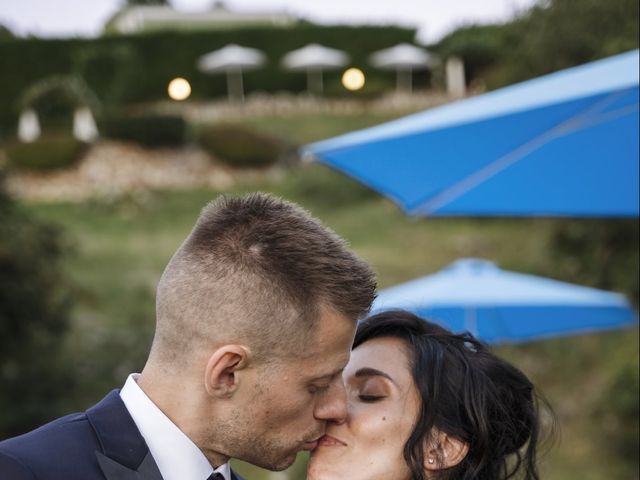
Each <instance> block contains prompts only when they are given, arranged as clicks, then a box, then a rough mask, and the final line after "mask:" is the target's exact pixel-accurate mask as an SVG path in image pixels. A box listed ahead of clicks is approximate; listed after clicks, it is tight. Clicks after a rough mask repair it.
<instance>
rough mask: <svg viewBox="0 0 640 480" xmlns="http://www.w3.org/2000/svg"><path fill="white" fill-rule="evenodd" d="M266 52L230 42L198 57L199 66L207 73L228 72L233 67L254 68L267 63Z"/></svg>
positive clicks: (241, 68)
mask: <svg viewBox="0 0 640 480" xmlns="http://www.w3.org/2000/svg"><path fill="white" fill-rule="evenodd" d="M265 60H266V57H265V55H264V53H262V52H261V51H260V50H258V49H255V48H248V47H241V46H240V45H235V44H233V43H232V44H229V45H227V46H225V47H222V48H220V49H219V50H214V51H213V52H209V53H207V54H206V55H203V56H201V57H200V58H199V59H198V68H199V69H200V70H201V71H203V72H206V73H215V72H226V71H228V70H232V69H238V70H253V69H256V68H258V67H260V66H262V65H263V64H264V63H265Z"/></svg>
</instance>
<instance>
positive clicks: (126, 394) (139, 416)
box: [120, 373, 231, 480]
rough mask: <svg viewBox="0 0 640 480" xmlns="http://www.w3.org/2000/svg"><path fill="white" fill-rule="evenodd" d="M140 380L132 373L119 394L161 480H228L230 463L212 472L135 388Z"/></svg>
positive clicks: (200, 452)
mask: <svg viewBox="0 0 640 480" xmlns="http://www.w3.org/2000/svg"><path fill="white" fill-rule="evenodd" d="M139 376H140V374H138V373H132V374H131V375H129V377H128V378H127V381H126V382H125V384H124V387H122V390H120V398H122V401H123V402H124V405H125V406H126V407H127V410H129V413H130V414H131V417H132V418H133V421H134V422H135V424H136V426H137V427H138V430H140V434H141V435H142V438H144V440H145V442H147V446H148V447H149V451H150V452H151V455H153V459H154V460H155V461H156V464H157V465H158V469H159V470H160V473H161V474H162V478H163V479H164V480H207V478H208V477H209V475H211V474H212V473H214V472H216V473H221V474H222V476H223V477H224V479H225V480H231V467H229V463H228V462H227V463H225V464H224V465H221V466H220V467H218V468H217V469H215V470H214V469H213V467H211V464H210V463H209V461H208V460H207V457H205V456H204V454H203V453H202V451H201V450H200V449H199V448H198V447H197V446H196V444H195V443H193V442H192V441H191V439H190V438H189V437H187V436H186V435H185V434H184V433H183V432H182V430H180V429H179V428H178V427H177V426H176V425H175V424H174V423H173V422H172V421H171V420H169V418H168V417H167V416H166V415H165V414H164V413H162V411H160V409H159V408H158V407H157V406H156V405H155V404H154V403H153V402H152V401H151V399H150V398H149V397H147V395H146V394H145V393H144V392H143V391H142V389H141V388H140V387H139V386H138V384H137V382H136V380H137V378H138V377H139Z"/></svg>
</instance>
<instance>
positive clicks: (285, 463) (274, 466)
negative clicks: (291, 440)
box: [249, 453, 297, 472]
mask: <svg viewBox="0 0 640 480" xmlns="http://www.w3.org/2000/svg"><path fill="white" fill-rule="evenodd" d="M296 456H297V453H292V454H290V455H288V456H286V457H284V458H282V459H280V460H278V461H274V462H269V463H265V462H264V459H261V461H260V462H259V463H258V462H249V463H253V464H254V465H256V466H258V467H260V468H264V469H266V470H271V471H272V472H281V471H282V470H286V469H287V468H289V467H290V466H291V465H293V463H294V462H295V461H296Z"/></svg>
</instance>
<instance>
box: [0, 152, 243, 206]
mask: <svg viewBox="0 0 640 480" xmlns="http://www.w3.org/2000/svg"><path fill="white" fill-rule="evenodd" d="M251 175H254V176H255V175H256V172H237V171H232V170H231V169H229V168H228V167H225V166H223V165H221V164H219V163H216V162H213V161H212V160H211V159H210V157H209V156H208V155H207V154H206V153H205V152H203V151H202V150H199V149H197V148H186V149H155V150H148V149H144V148H141V147H138V146H136V145H134V144H128V143H120V142H112V141H101V142H98V143H96V144H95V145H93V146H92V147H90V149H89V150H88V151H87V153H86V154H85V156H84V157H83V159H82V160H81V161H80V162H79V163H78V164H77V165H75V166H74V167H71V168H67V169H63V170H59V171H56V172H47V173H44V172H43V173H40V172H26V171H24V172H12V173H10V174H9V175H8V177H7V189H8V191H9V193H10V194H12V195H15V196H16V197H19V198H23V199H28V200H36V201H82V200H85V199H88V198H93V197H117V196H120V195H124V194H129V193H135V192H140V191H146V190H156V189H186V188H193V187H212V188H216V189H225V188H229V187H230V186H232V185H233V184H234V183H236V182H237V181H238V180H240V179H242V178H246V177H247V176H251Z"/></svg>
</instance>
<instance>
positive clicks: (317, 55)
mask: <svg viewBox="0 0 640 480" xmlns="http://www.w3.org/2000/svg"><path fill="white" fill-rule="evenodd" d="M347 62H349V55H347V54H346V53H345V52H343V51H342V50H336V49H335V48H328V47H323V46H322V45H318V44H317V43H310V44H309V45H307V46H305V47H302V48H299V49H297V50H292V51H291V52H289V53H287V54H286V55H285V56H284V57H282V65H283V66H284V67H285V68H288V69H289V70H308V69H318V70H326V69H331V68H340V67H343V66H345V65H346V64H347Z"/></svg>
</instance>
